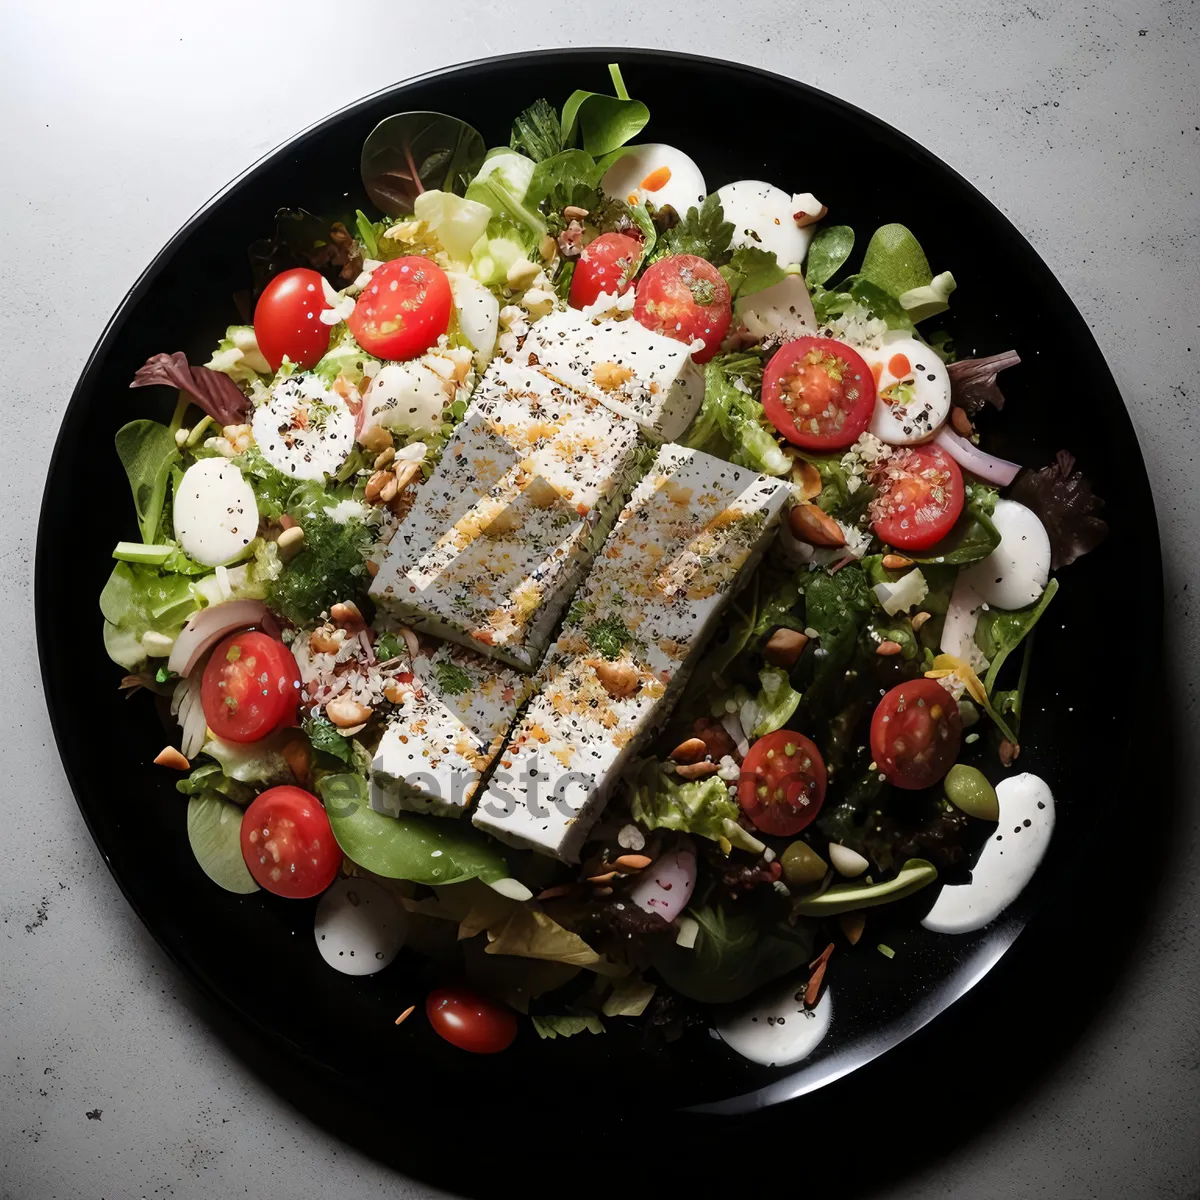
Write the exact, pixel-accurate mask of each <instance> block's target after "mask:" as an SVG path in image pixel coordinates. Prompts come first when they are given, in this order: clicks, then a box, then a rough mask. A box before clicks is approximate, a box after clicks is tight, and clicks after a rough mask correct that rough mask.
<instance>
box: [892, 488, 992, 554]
mask: <svg viewBox="0 0 1200 1200" xmlns="http://www.w3.org/2000/svg"><path fill="white" fill-rule="evenodd" d="M995 507H996V492H995V490H994V489H993V488H989V487H986V486H985V485H981V484H968V485H967V503H966V505H965V506H964V507H963V511H962V514H961V515H960V516H959V518H958V520H957V521H956V522H955V523H954V528H953V529H951V530H950V532H949V533H948V534H946V536H945V537H944V538H942V540H941V541H940V542H938V543H937V544H936V545H934V546H930V547H929V549H928V550H922V551H921V552H920V553H914V552H912V551H905V554H906V557H908V558H911V559H912V560H913V561H914V562H919V563H935V564H938V563H945V564H947V565H950V566H957V567H961V566H963V565H964V564H965V563H973V562H978V561H979V560H980V559H981V558H987V556H988V555H989V554H991V552H992V551H993V550H995V548H996V547H997V546H998V545H1000V531H999V530H998V529H997V528H996V526H995V525H994V524H993V523H992V516H991V514H992V511H993V510H994V509H995Z"/></svg>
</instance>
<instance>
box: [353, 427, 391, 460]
mask: <svg viewBox="0 0 1200 1200" xmlns="http://www.w3.org/2000/svg"><path fill="white" fill-rule="evenodd" d="M358 444H359V445H360V446H361V447H362V448H363V449H364V450H367V451H373V452H374V453H375V454H382V453H383V452H384V451H385V450H388V449H392V448H393V446H392V434H391V431H390V430H388V429H384V427H383V426H382V425H372V426H371V428H370V429H367V430H365V431H364V432H363V433H361V434H359V438H358Z"/></svg>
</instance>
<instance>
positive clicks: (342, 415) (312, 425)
mask: <svg viewBox="0 0 1200 1200" xmlns="http://www.w3.org/2000/svg"><path fill="white" fill-rule="evenodd" d="M251 424H252V427H253V429H254V440H255V441H256V442H257V443H258V447H259V449H260V450H261V451H262V455H263V458H265V459H266V460H267V462H269V463H270V464H271V466H273V467H274V468H275V469H276V470H277V471H280V472H282V473H283V474H284V475H287V476H288V477H289V478H291V479H311V480H314V481H317V482H320V481H322V480H324V478H325V476H326V475H334V474H336V473H337V471H338V468H339V467H340V466H341V465H342V463H344V462H345V461H346V456H347V455H348V454H349V453H350V451H351V449H353V447H354V416H353V414H352V413H351V412H350V410H349V409H348V408H347V407H346V402H345V401H344V400H343V399H342V398H341V396H339V395H338V394H337V393H336V392H332V391H330V390H329V389H328V388H327V387H326V386H325V384H324V383H323V382H322V381H321V379H320V377H319V376H316V375H308V374H303V375H289V376H288V377H287V378H286V379H284V380H282V381H281V382H280V383H279V384H277V385H276V387H275V389H274V391H273V392H272V393H271V398H270V399H269V400H268V401H267V402H266V403H265V404H260V405H259V406H258V408H256V409H255V410H254V417H253V418H252V422H251Z"/></svg>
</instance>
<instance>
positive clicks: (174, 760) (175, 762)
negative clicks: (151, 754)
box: [154, 746, 192, 771]
mask: <svg viewBox="0 0 1200 1200" xmlns="http://www.w3.org/2000/svg"><path fill="white" fill-rule="evenodd" d="M154 761H155V763H156V764H157V765H158V766H160V767H170V768H171V770H172V771H190V770H191V769H192V764H191V763H190V762H188V760H187V759H186V758H184V756H183V755H182V754H181V753H180V752H179V751H178V750H176V749H175V747H174V746H164V747H163V748H162V749H161V750H160V751H159V752H158V755H157V757H156V758H155V759H154Z"/></svg>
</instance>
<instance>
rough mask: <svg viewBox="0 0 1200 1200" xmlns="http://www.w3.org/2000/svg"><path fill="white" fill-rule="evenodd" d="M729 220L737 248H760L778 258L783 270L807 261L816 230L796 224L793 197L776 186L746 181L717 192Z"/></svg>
mask: <svg viewBox="0 0 1200 1200" xmlns="http://www.w3.org/2000/svg"><path fill="white" fill-rule="evenodd" d="M717 199H718V200H720V201H721V207H722V208H723V209H724V210H725V220H727V221H732V222H733V241H732V242H731V243H730V245H731V246H733V247H735V248H736V247H738V246H757V247H758V248H759V249H760V250H769V251H771V253H772V254H774V255H775V259H776V261H777V262H778V263H779V265H780V266H781V267H787V266H791V264H793V263H799V262H803V261H804V256H805V255H806V254H807V253H808V243H809V242H811V241H812V235H813V229H812V227H811V226H808V227H806V228H804V229H801V228H800V226H798V225H797V224H796V219H795V216H794V215H793V214H794V213H795V208H794V207H793V204H792V197H791V196H790V195H789V194H788V193H787V192H785V191H784V190H783V188H777V187H776V186H775V185H774V184H772V183H763V181H762V180H761V179H743V180H742V181H741V182H740V183H727V184H726V185H725V186H724V187H723V188H721V189H720V191H718V192H717Z"/></svg>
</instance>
